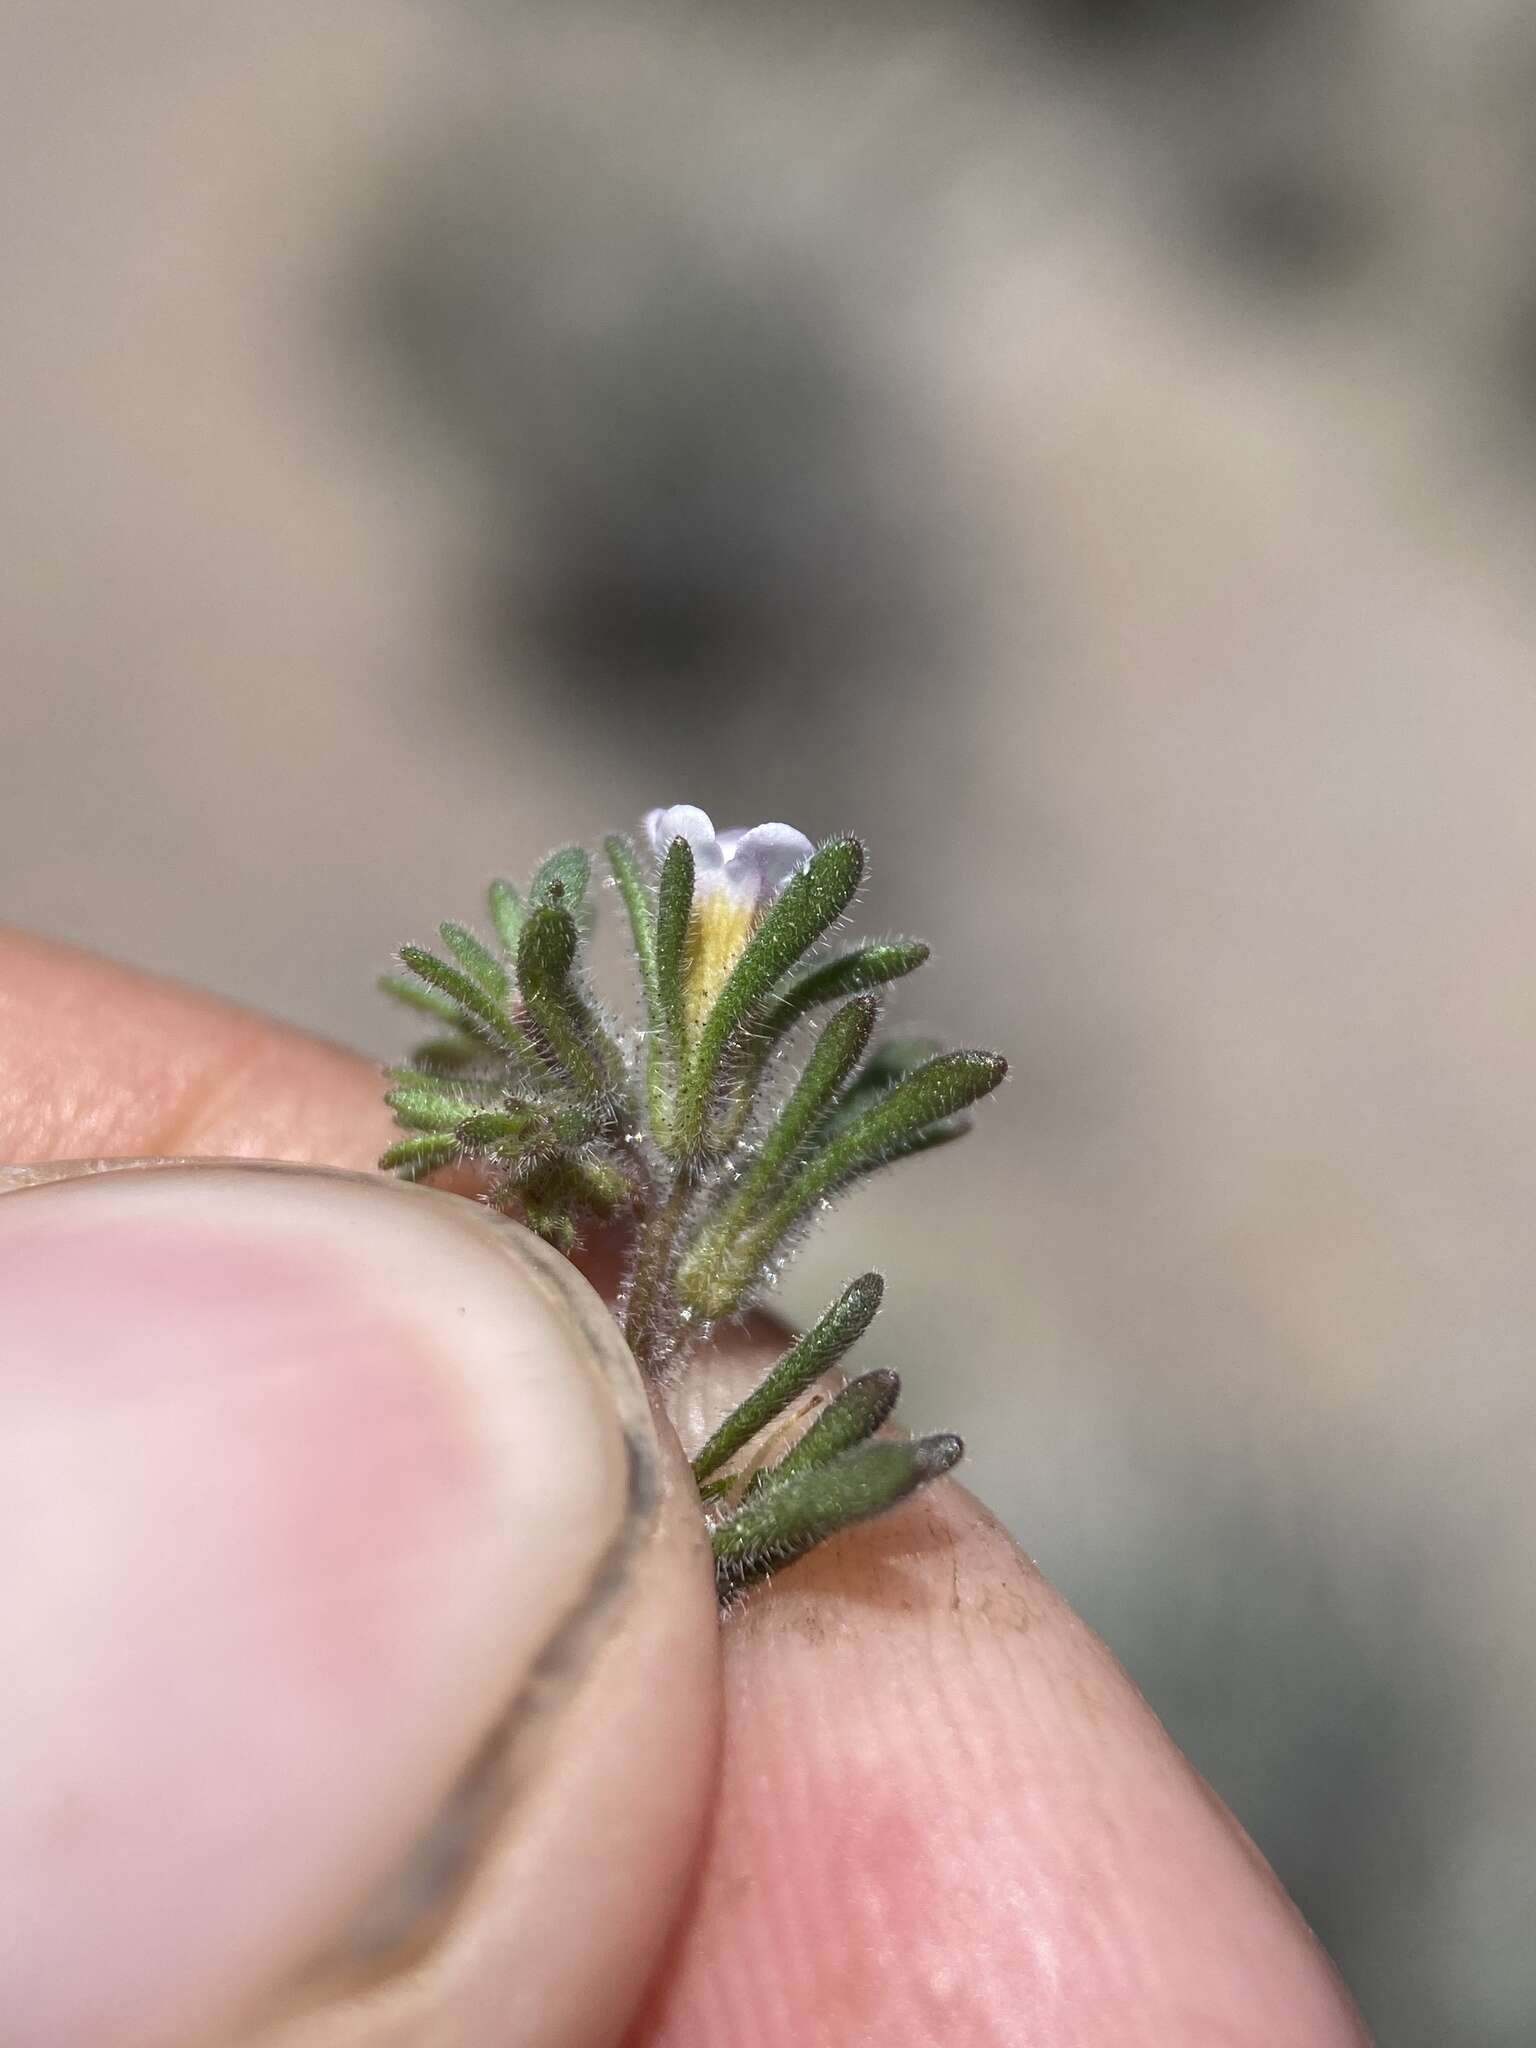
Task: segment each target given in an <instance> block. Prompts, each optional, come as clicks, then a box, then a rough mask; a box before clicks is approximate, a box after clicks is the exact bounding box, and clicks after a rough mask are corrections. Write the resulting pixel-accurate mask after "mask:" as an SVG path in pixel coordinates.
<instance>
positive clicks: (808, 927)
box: [680, 839, 864, 1151]
mask: <svg viewBox="0 0 1536 2048" xmlns="http://www.w3.org/2000/svg"><path fill="white" fill-rule="evenodd" d="M863 876H864V849H863V847H862V846H861V845H860V843H859V842H858V840H857V839H829V840H828V841H827V842H826V844H825V845H824V846H818V847H817V849H816V851H815V852H814V853H813V854H812V855H811V856H810V858H809V859H808V860H807V861H806V863H805V866H804V867H803V868H801V869H800V870H799V871H798V873H796V874H794V875H792V876H791V877H790V879H789V881H788V882H787V883H786V884H785V885H784V888H783V891H782V892H781V894H780V895H779V897H778V898H777V900H776V901H775V902H774V903H772V904H771V905H770V906H769V908H768V910H767V911H766V913H765V914H764V916H763V919H762V922H761V923H760V924H759V925H758V927H757V929H756V931H755V932H754V933H753V934H752V936H751V938H750V939H748V941H747V943H746V945H745V947H744V948H743V949H742V953H741V957H740V958H739V959H738V960H737V962H736V965H735V966H734V967H733V968H732V969H731V973H730V976H729V978H728V979H727V981H726V984H725V986H724V988H723V989H722V990H721V991H720V994H719V996H718V997H717V998H716V1000H715V1005H714V1008H713V1009H712V1010H711V1011H710V1013H709V1015H708V1017H707V1018H706V1019H705V1021H704V1026H703V1029H702V1030H701V1031H700V1033H699V1043H698V1046H697V1048H696V1050H695V1055H694V1060H693V1068H692V1072H691V1074H690V1077H689V1085H688V1089H687V1091H686V1096H685V1101H684V1105H683V1114H682V1117H681V1119H680V1121H681V1125H682V1129H681V1133H680V1135H681V1139H682V1143H683V1148H684V1149H685V1150H688V1151H692V1150H694V1149H696V1148H697V1147H698V1145H699V1144H700V1143H701V1142H702V1139H703V1136H704V1124H705V1118H706V1115H707V1112H708V1109H709V1105H710V1100H711V1096H712V1093H713V1090H714V1087H715V1083H716V1079H717V1076H718V1073H719V1070H720V1067H721V1064H722V1062H723V1061H724V1060H725V1059H726V1058H727V1056H728V1055H729V1054H730V1053H731V1052H732V1051H733V1050H734V1047H735V1040H736V1037H737V1034H738V1032H739V1031H740V1030H741V1029H742V1027H743V1026H744V1025H745V1024H746V1023H747V1021H748V1019H749V1018H751V1017H753V1016H754V1014H755V1013H757V1012H758V1011H760V1010H761V1008H762V1006H763V1005H764V1004H765V1003H766V1002H767V1000H768V999H769V997H770V996H771V995H772V994H773V992H774V990H775V988H776V987H777V985H778V983H779V982H780V981H781V980H782V979H783V978H784V976H785V975H786V974H787V973H788V972H789V970H790V969H791V968H792V967H793V966H794V965H795V964H796V962H797V961H799V960H801V959H803V958H804V957H805V955H806V954H807V953H808V952H809V951H810V949H811V947H812V946H814V945H815V944H816V942H817V940H818V939H820V938H822V937H823V936H824V935H825V934H826V933H827V932H828V931H829V930H830V929H831V928H832V926H833V925H834V924H835V923H836V922H837V920H838V918H840V917H841V916H842V914H843V912H844V911H845V910H846V909H847V908H848V905H849V904H850V903H851V902H852V901H853V898H854V895H855V893H856V892H857V890H858V886H859V883H860V882H861V881H862V879H863Z"/></svg>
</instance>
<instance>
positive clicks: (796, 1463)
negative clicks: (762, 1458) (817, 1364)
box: [747, 1367, 901, 1495]
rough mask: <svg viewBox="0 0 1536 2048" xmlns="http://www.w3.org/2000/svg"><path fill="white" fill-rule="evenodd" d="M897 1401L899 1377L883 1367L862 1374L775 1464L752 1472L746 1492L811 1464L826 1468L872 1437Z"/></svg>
mask: <svg viewBox="0 0 1536 2048" xmlns="http://www.w3.org/2000/svg"><path fill="white" fill-rule="evenodd" d="M900 1398H901V1378H900V1376H899V1374H897V1373H894V1372H891V1371H889V1370H887V1369H886V1368H884V1367H879V1368H877V1369H876V1370H875V1371H874V1372H866V1373H861V1374H860V1375H859V1377H858V1378H857V1379H856V1380H850V1381H849V1383H848V1385H847V1386H846V1387H844V1388H843V1390H842V1392H841V1393H840V1394H838V1395H837V1396H836V1397H835V1398H834V1399H833V1400H831V1401H829V1402H828V1403H827V1405H826V1407H825V1408H823V1409H822V1411H821V1413H820V1414H819V1415H818V1416H817V1417H816V1420H815V1421H814V1422H813V1423H812V1424H811V1426H810V1428H809V1429H808V1430H806V1432H805V1434H804V1435H803V1436H801V1437H800V1438H799V1439H798V1440H797V1441H796V1442H795V1443H794V1444H792V1445H791V1447H790V1448H789V1450H787V1451H786V1452H785V1454H784V1456H783V1457H782V1458H780V1459H779V1461H778V1463H777V1464H775V1465H767V1466H765V1467H764V1468H763V1470H762V1471H760V1472H754V1473H753V1475H752V1478H751V1480H750V1481H749V1482H748V1485H747V1493H748V1494H749V1495H750V1494H753V1493H757V1492H760V1491H761V1489H762V1488H763V1487H765V1486H775V1485H778V1484H779V1483H780V1482H781V1481H783V1480H785V1479H790V1478H792V1477H793V1476H794V1474H795V1473H796V1472H803V1471H805V1470H806V1469H807V1467H809V1466H811V1465H825V1464H827V1463H829V1462H830V1461H831V1460H832V1459H833V1458H838V1457H841V1456H842V1454H843V1452H844V1451H847V1450H851V1449H852V1448H853V1446H854V1445H855V1444H861V1443H863V1441H864V1439H865V1438H866V1437H871V1436H873V1435H874V1433H875V1431H876V1430H877V1429H879V1428H881V1426H882V1425H883V1424H885V1423H886V1422H888V1421H889V1420H890V1418H891V1412H892V1410H893V1409H894V1408H895V1406H896V1403H897V1401H898V1400H899V1399H900Z"/></svg>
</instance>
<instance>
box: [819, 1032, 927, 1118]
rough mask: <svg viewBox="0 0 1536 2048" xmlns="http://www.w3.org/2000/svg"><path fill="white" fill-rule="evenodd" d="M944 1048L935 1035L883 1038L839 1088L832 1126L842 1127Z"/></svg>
mask: <svg viewBox="0 0 1536 2048" xmlns="http://www.w3.org/2000/svg"><path fill="white" fill-rule="evenodd" d="M943 1050H944V1046H943V1041H942V1040H940V1039H937V1038H887V1039H885V1040H883V1041H882V1042H881V1043H880V1044H879V1045H877V1046H876V1047H875V1049H874V1051H873V1052H872V1053H871V1054H870V1056H869V1058H868V1059H867V1060H866V1061H865V1062H864V1066H863V1068H862V1070H861V1071H860V1073H859V1074H858V1075H857V1076H856V1078H855V1079H854V1080H853V1081H852V1082H851V1083H850V1084H849V1086H848V1087H847V1088H846V1089H844V1091H843V1099H842V1101H841V1102H840V1103H839V1104H838V1106H837V1114H836V1115H835V1116H834V1117H833V1119H832V1124H831V1128H832V1129H833V1130H843V1129H846V1127H847V1126H848V1125H849V1124H850V1123H852V1122H853V1120H854V1118H855V1117H856V1116H858V1115H860V1114H861V1113H862V1112H863V1111H864V1110H866V1109H868V1108H869V1107H870V1105H871V1104H872V1103H874V1102H878V1101H879V1099H880V1098H881V1097H882V1096H883V1095H888V1094H889V1093H890V1091H891V1089H893V1088H894V1087H895V1086H896V1083H897V1082H898V1081H904V1080H905V1079H906V1077H907V1076H908V1074H910V1073H912V1072H913V1071H914V1069H916V1068H917V1067H920V1066H922V1065H923V1063H924V1062H925V1061H927V1060H931V1059H934V1058H936V1057H937V1055H938V1054H940V1053H941V1052H942V1051H943Z"/></svg>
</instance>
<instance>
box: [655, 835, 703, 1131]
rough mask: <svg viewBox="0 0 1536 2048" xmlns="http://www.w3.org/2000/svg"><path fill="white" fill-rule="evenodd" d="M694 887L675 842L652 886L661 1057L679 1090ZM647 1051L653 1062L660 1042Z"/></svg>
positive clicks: (688, 854) (685, 853)
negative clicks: (662, 1054)
mask: <svg viewBox="0 0 1536 2048" xmlns="http://www.w3.org/2000/svg"><path fill="white" fill-rule="evenodd" d="M693 885H694V872H693V848H692V847H691V846H690V845H689V844H688V841H687V840H686V839H681V838H679V839H674V840H673V842H672V844H671V845H670V846H669V847H668V848H667V850H666V852H665V854H664V855H663V856H662V861H661V873H660V875H659V877H658V879H657V883H656V995H657V1004H658V1008H659V1010H660V1013H661V1030H662V1037H663V1038H664V1040H665V1050H666V1056H667V1059H668V1060H669V1061H670V1062H671V1070H672V1077H673V1086H674V1088H675V1089H678V1090H681V1088H682V1087H683V1085H684V1080H685V1077H686V1073H687V1067H688V1037H687V1026H686V1023H685V1021H684V1020H685V1017H686V1014H687V1003H686V1000H685V989H684V977H685V975H686V973H687V966H688V928H689V924H690V922H691V920H692V917H693ZM651 1051H652V1057H653V1060H654V1059H657V1058H658V1056H659V1054H660V1051H661V1043H660V1040H657V1041H653V1043H652V1047H651ZM668 1122H669V1123H670V1119H669V1120H668ZM657 1135H658V1137H660V1138H661V1140H662V1142H663V1143H666V1141H667V1138H668V1135H669V1132H668V1130H666V1129H663V1130H661V1131H658V1133H657Z"/></svg>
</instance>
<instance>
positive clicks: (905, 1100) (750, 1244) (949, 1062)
mask: <svg viewBox="0 0 1536 2048" xmlns="http://www.w3.org/2000/svg"><path fill="white" fill-rule="evenodd" d="M1007 1071H1008V1063H1007V1061H1006V1060H1004V1059H1002V1058H1001V1057H999V1055H998V1054H996V1053H989V1052H949V1053H940V1054H939V1055H938V1057H937V1058H935V1059H931V1060H926V1061H924V1063H923V1064H922V1065H921V1066H920V1067H917V1068H914V1069H913V1071H912V1072H911V1073H909V1074H907V1075H906V1076H905V1077H904V1079H902V1080H900V1081H898V1082H896V1083H895V1085H894V1086H893V1087H891V1088H889V1089H887V1090H886V1091H885V1093H884V1094H883V1095H881V1096H880V1097H879V1098H878V1099H877V1100H876V1101H875V1102H873V1103H872V1104H871V1105H870V1106H869V1107H868V1108H867V1109H864V1110H862V1111H860V1112H859V1113H858V1114H857V1115H856V1116H855V1117H854V1118H853V1119H852V1121H851V1122H850V1123H848V1124H847V1125H846V1126H844V1127H843V1128H841V1129H834V1130H833V1131H832V1132H831V1134H830V1135H829V1136H828V1137H827V1139H826V1142H825V1143H824V1144H823V1145H822V1146H821V1148H820V1149H819V1150H818V1151H816V1152H815V1153H814V1154H813V1155H812V1156H811V1157H810V1158H808V1159H807V1160H806V1161H805V1163H804V1164H803V1165H802V1166H801V1167H800V1168H799V1169H798V1171H797V1172H795V1173H794V1174H793V1175H792V1176H791V1177H790V1179H789V1181H788V1183H787V1184H786V1185H785V1186H783V1187H782V1188H780V1189H779V1190H778V1191H777V1192H776V1193H775V1195H774V1197H773V1200H772V1202H771V1204H770V1205H769V1207H768V1208H767V1210H766V1211H765V1212H764V1213H763V1214H762V1215H761V1217H760V1218H759V1219H757V1220H754V1221H753V1222H751V1223H750V1224H749V1225H748V1227H747V1229H746V1230H745V1231H744V1232H743V1234H742V1235H741V1236H740V1237H738V1238H737V1239H736V1241H735V1242H734V1244H729V1245H728V1244H726V1243H725V1242H724V1241H723V1238H722V1236H721V1234H720V1233H719V1232H718V1231H710V1230H706V1231H704V1232H702V1233H701V1234H700V1237H699V1240H698V1243H697V1245H696V1247H695V1249H694V1250H693V1251H691V1252H690V1253H689V1254H688V1255H687V1257H685V1259H684V1260H683V1262H682V1265H681V1267H680V1268H679V1271H678V1276H677V1289H678V1293H679V1295H680V1297H681V1298H682V1299H683V1300H684V1301H686V1302H687V1303H688V1304H689V1305H690V1306H691V1307H692V1308H694V1309H695V1310H696V1311H697V1312H698V1313H700V1314H702V1315H704V1316H707V1317H715V1316H720V1315H726V1314H728V1313H729V1312H730V1311H731V1310H732V1309H734V1308H736V1307H737V1306H738V1305H739V1303H740V1301H741V1299H742V1297H743V1295H744V1294H745V1293H746V1291H747V1290H748V1289H749V1288H750V1287H752V1286H753V1285H754V1284H755V1282H756V1280H757V1278H758V1275H759V1274H760V1273H761V1272H762V1270H763V1268H764V1266H765V1265H766V1264H767V1262H768V1260H769V1258H771V1256H772V1255H773V1252H774V1250H775V1248H776V1247H777V1246H778V1244H779V1243H780V1242H781V1241H782V1240H783V1239H784V1238H785V1237H786V1236H787V1235H788V1234H789V1232H790V1231H792V1230H793V1229H795V1227H796V1226H797V1225H798V1224H799V1223H800V1222H801V1220H802V1219H803V1218H804V1216H805V1215H806V1213H807V1212H808V1211H809V1210H810V1209H811V1208H812V1207H813V1206H814V1205H815V1204H816V1203H817V1202H819V1201H824V1200H826V1199H827V1198H828V1197H830V1196H831V1195H833V1194H835V1193H837V1192H839V1191H840V1190H841V1189H843V1188H845V1187H846V1186H848V1184H849V1183H850V1182H851V1181H853V1180H856V1179H858V1178H859V1177H860V1176H861V1175H863V1174H866V1173H872V1172H874V1171H875V1170H876V1168H878V1167H880V1166H883V1165H886V1164H889V1163H890V1162H891V1161H893V1160H896V1159H901V1158H905V1157H907V1156H909V1155H910V1154H911V1153H913V1152H917V1151H923V1150H926V1149H928V1147H929V1146H931V1145H933V1144H935V1143H942V1142H944V1141H945V1139H947V1138H948V1137H950V1136H952V1135H954V1133H953V1131H952V1130H950V1129H947V1128H946V1126H948V1125H949V1123H950V1120H951V1119H952V1118H953V1117H955V1116H956V1115H957V1114H958V1112H959V1111H961V1110H963V1109H966V1108H968V1107H969V1106H970V1105H971V1104H972V1103H974V1102H978V1101H979V1100H980V1099H981V1097H982V1096H984V1095H987V1094H990V1093H991V1091H992V1090H993V1089H994V1088H995V1087H997V1085H998V1083H999V1082H1000V1081H1001V1080H1002V1079H1003V1076H1004V1075H1005V1074H1006V1073H1007Z"/></svg>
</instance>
